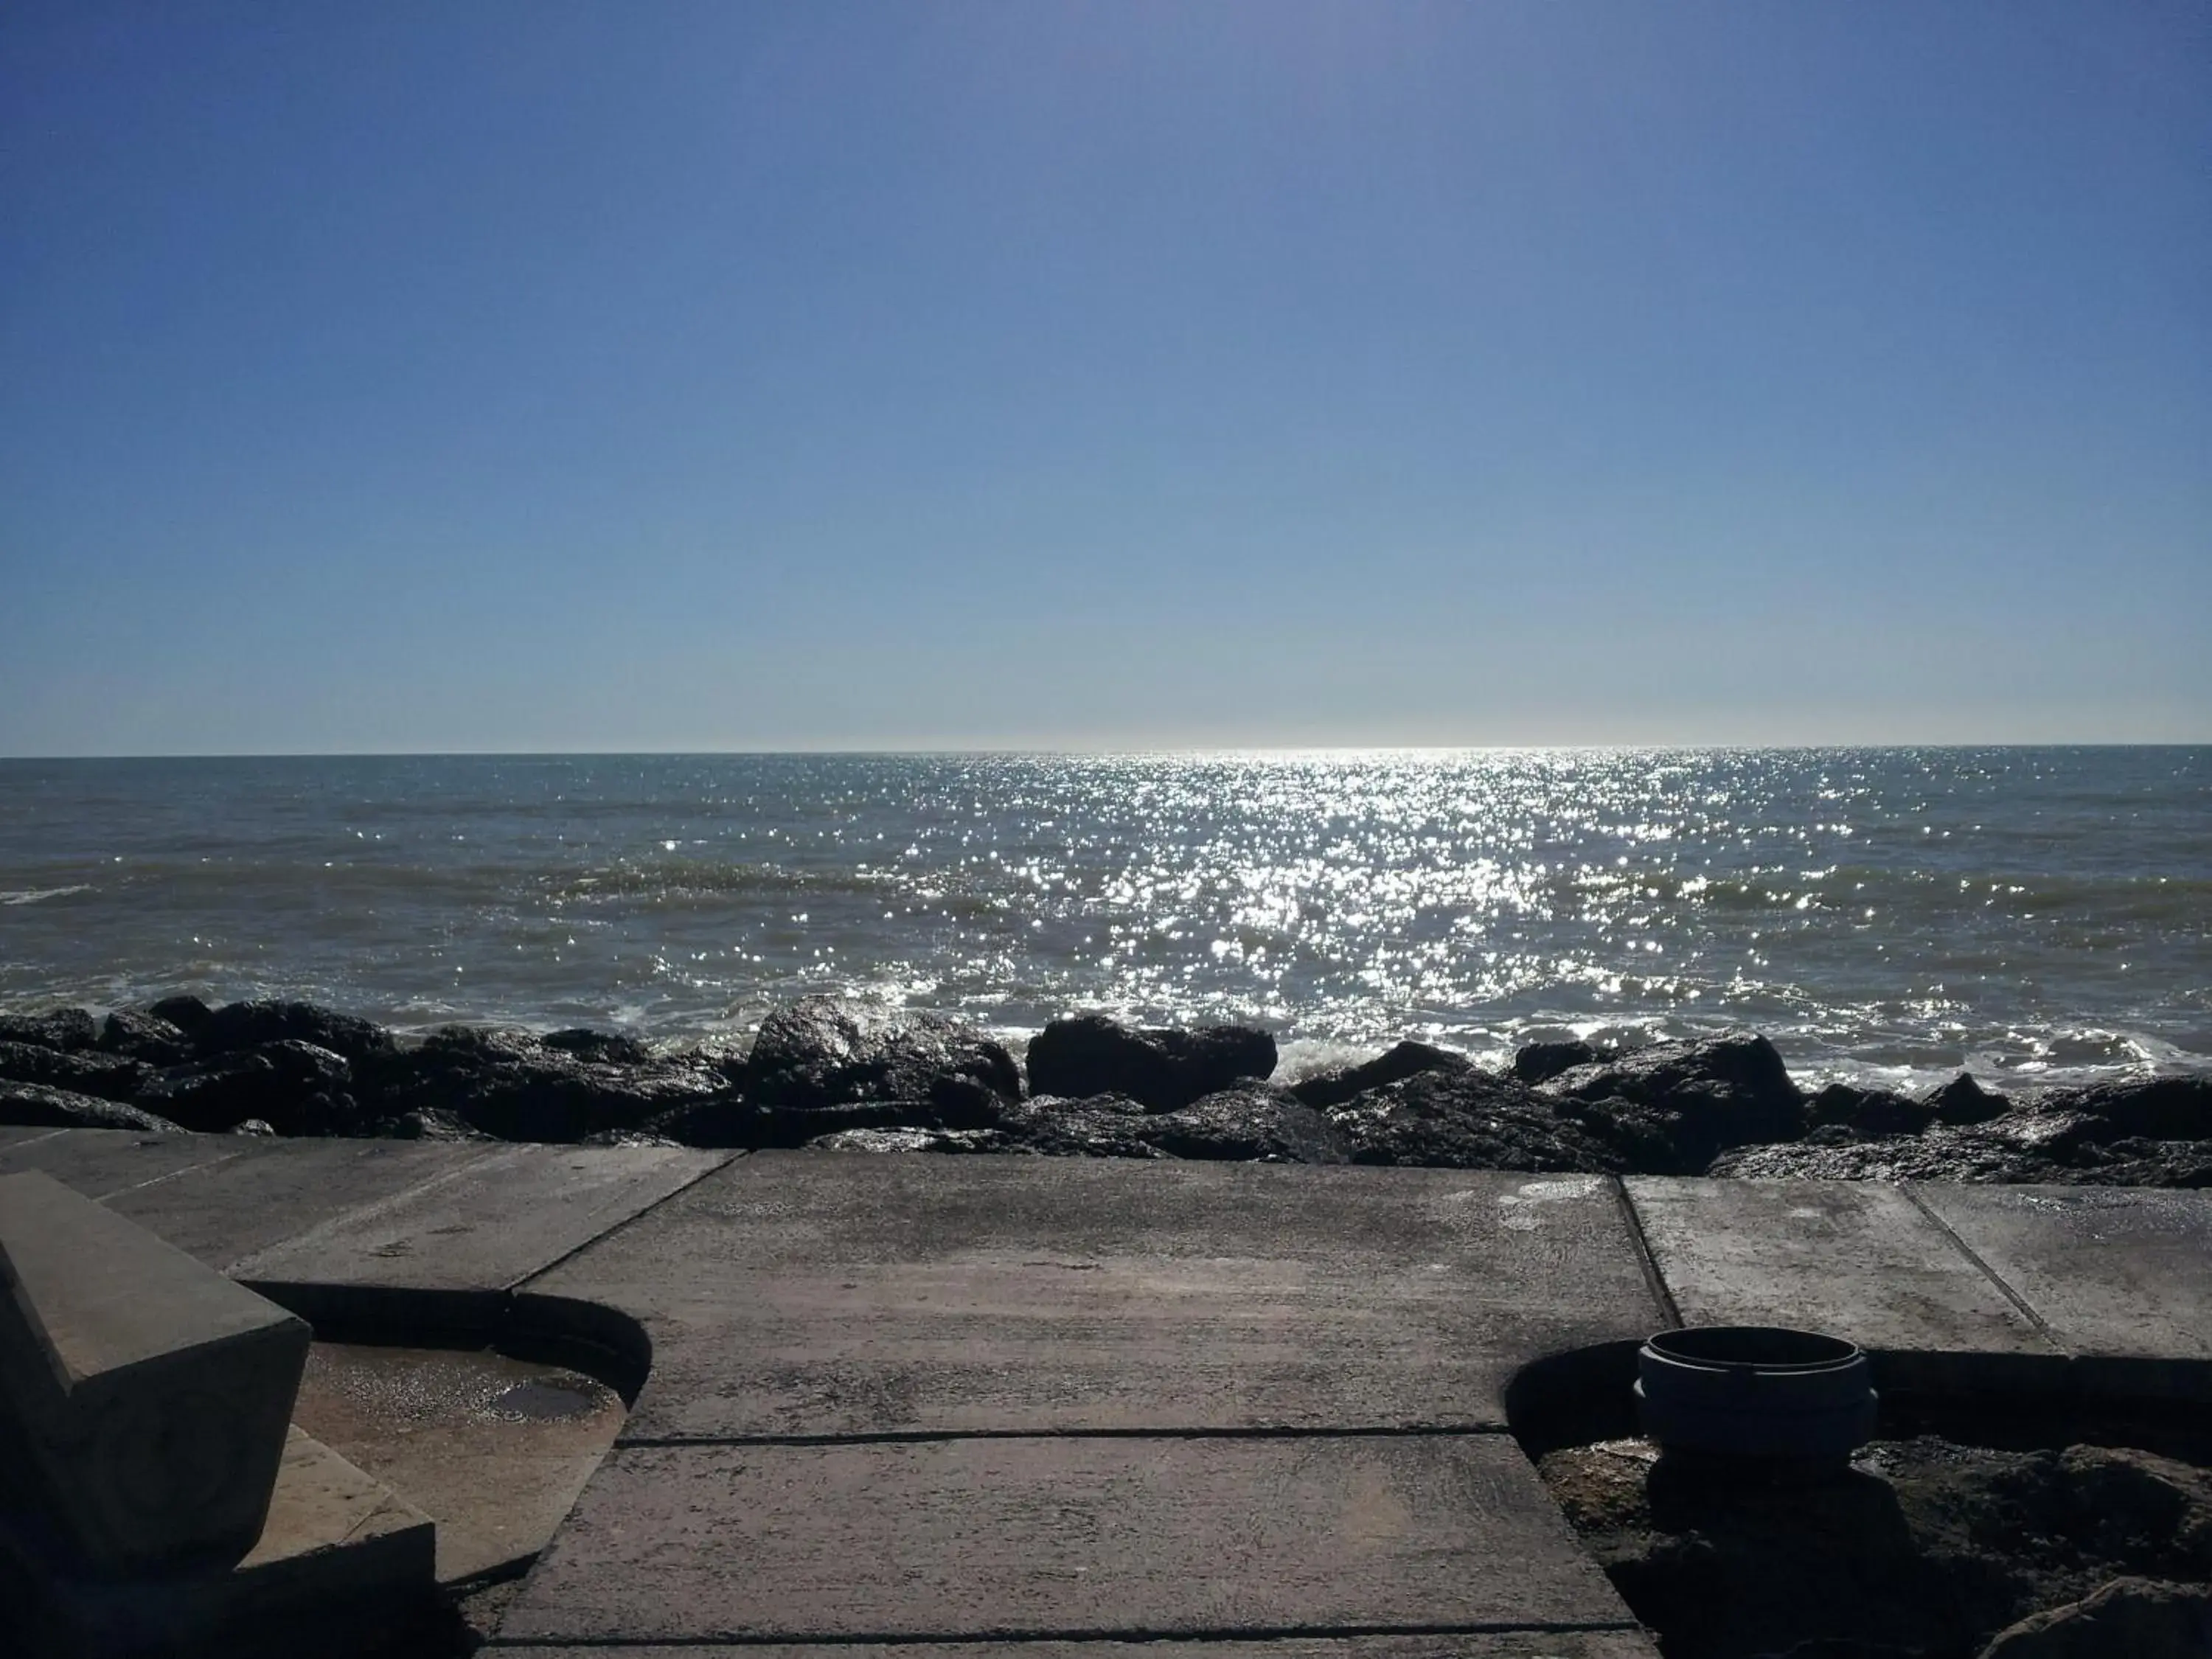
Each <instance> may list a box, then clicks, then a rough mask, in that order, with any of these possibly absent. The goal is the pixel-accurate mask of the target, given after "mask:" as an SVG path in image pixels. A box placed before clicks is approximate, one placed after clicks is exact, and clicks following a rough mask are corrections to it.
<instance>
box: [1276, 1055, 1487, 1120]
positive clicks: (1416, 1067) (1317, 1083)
mask: <svg viewBox="0 0 2212 1659" xmlns="http://www.w3.org/2000/svg"><path fill="white" fill-rule="evenodd" d="M1472 1070H1474V1061H1473V1060H1469V1059H1468V1057H1467V1056H1466V1055H1465V1054H1454V1053H1453V1052H1452V1051H1451V1050H1450V1049H1449V1048H1437V1046H1436V1045H1435V1044H1434V1043H1431V1042H1410V1041H1409V1042H1401V1043H1400V1044H1398V1045H1397V1047H1395V1048H1391V1049H1389V1051H1388V1052H1386V1053H1383V1054H1377V1055H1376V1057H1375V1058H1374V1059H1372V1060H1364V1061H1362V1062H1361V1063H1360V1064H1358V1065H1357V1066H1345V1067H1343V1068H1342V1069H1340V1070H1338V1071H1333V1072H1318V1073H1315V1074H1314V1075H1312V1076H1310V1077H1303V1078H1300V1079H1298V1080H1297V1082H1296V1083H1293V1084H1292V1085H1291V1093H1292V1094H1294V1095H1296V1096H1297V1097H1298V1098H1299V1099H1300V1100H1302V1101H1304V1103H1306V1104H1307V1105H1309V1106H1318V1107H1322V1108H1324V1109H1326V1108H1328V1107H1330V1106H1341V1105H1342V1104H1344V1103H1345V1102H1346V1101H1347V1100H1351V1099H1352V1098H1353V1097H1356V1096H1358V1095H1364V1094H1365V1093H1366V1092H1367V1091H1369V1090H1370V1089H1380V1088H1383V1086H1385V1085H1389V1084H1392V1083H1402V1082H1403V1081H1405V1079H1407V1078H1409V1077H1419V1075H1420V1074H1421V1073H1424V1072H1448V1073H1453V1072H1468V1071H1472Z"/></svg>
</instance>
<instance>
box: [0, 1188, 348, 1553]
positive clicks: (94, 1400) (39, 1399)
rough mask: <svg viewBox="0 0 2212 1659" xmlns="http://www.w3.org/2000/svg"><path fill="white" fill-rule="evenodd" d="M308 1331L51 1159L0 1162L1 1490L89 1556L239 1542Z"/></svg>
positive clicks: (207, 1548)
mask: <svg viewBox="0 0 2212 1659" xmlns="http://www.w3.org/2000/svg"><path fill="white" fill-rule="evenodd" d="M308 1338H309V1333H308V1329H307V1325H306V1324H305V1323H304V1322H301V1320H299V1319H296V1318H295V1317H294V1316H292V1315H290V1314H288V1313H286V1312H285V1311H284V1310H283V1309H281V1308H278V1307H276V1306H275V1305H274V1304H271V1303H270V1302H267V1301H265V1300H264V1299H263V1298H262V1297H258V1296H256V1295H254V1294H253V1293H252V1291H248V1290H246V1289H245V1288H244V1287H243V1286H241V1285H234V1284H233V1283H231V1281H230V1280H228V1279H225V1278H223V1277H222V1274H220V1273H216V1272H215V1271H214V1270H213V1269H212V1268H210V1267H204V1266H203V1265H202V1264H201V1263H199V1262H197V1261H193V1260H192V1259H191V1257H190V1256H188V1255H185V1254H184V1253H183V1252H182V1251H180V1250H178V1249H173V1247H171V1246H170V1245H167V1244H165V1243H162V1242H161V1240H160V1239H158V1238H156V1237H154V1236H153V1235H152V1234H151V1233H149V1232H148V1231H146V1230H145V1229H143V1227H140V1226H138V1225H136V1224H135V1223H132V1222H131V1221H128V1220H126V1219H125V1218H123V1217H121V1216H118V1215H116V1214H114V1213H113V1212H111V1211H108V1210H106V1209H104V1208H102V1207H101V1206H99V1205H98V1204H95V1203H94V1202H93V1201H92V1200H89V1199H88V1198H85V1197H84V1196H82V1194H77V1193H75V1192H72V1191H70V1189H69V1188H66V1187H64V1186H63V1185H62V1184H61V1183H60V1182H57V1181H55V1180H53V1179H52V1177H51V1176H46V1175H43V1174H39V1173H36V1172H31V1173H26V1174H21V1175H12V1176H0V1406H4V1411H5V1416H6V1419H7V1428H8V1430H9V1438H10V1439H11V1440H12V1441H13V1442H14V1445H13V1446H12V1447H11V1450H12V1451H13V1453H14V1454H15V1455H14V1456H12V1457H11V1458H9V1460H8V1462H9V1465H10V1468H9V1476H11V1477H12V1479H11V1482H10V1484H11V1486H13V1487H14V1490H13V1491H12V1492H10V1493H9V1498H10V1499H11V1502H10V1507H11V1508H12V1509H14V1510H15V1511H16V1512H17V1513H19V1514H21V1513H24V1512H26V1511H28V1512H32V1513H36V1514H39V1515H40V1516H44V1517H45V1518H46V1520H47V1521H49V1522H51V1523H52V1527H53V1528H54V1529H55V1534H56V1538H57V1541H58V1542H59V1543H62V1544H64V1546H65V1547H67V1548H68V1549H70V1550H71V1551H73V1552H74V1553H76V1555H77V1556H78V1557H80V1558H81V1559H82V1561H83V1562H84V1563H85V1564H86V1565H87V1566H88V1568H90V1569H91V1570H93V1571H100V1572H106V1573H109V1574H115V1575H123V1574H134V1573H145V1572H158V1571H173V1570H177V1569H180V1568H187V1567H191V1566H194V1565H216V1566H227V1565H230V1564H231V1563H233V1562H234V1561H236V1560H238V1559H239V1558H240V1557H241V1556H243V1555H244V1554H245V1553H246V1551H247V1550H249V1549H250V1548H252V1546H253V1542H254V1541H255V1539H257V1538H258V1537H259V1536H260V1535H261V1532H262V1523H263V1522H264V1519H265V1518H266V1516H267V1513H268V1507H269V1498H270V1491H271V1489H272V1488H273V1487H274V1486H275V1484H276V1472H277V1468H278V1464H279V1462H280V1461H281V1459H282V1457H283V1449H284V1438H285V1431H286V1427H287V1425H289V1421H290V1417H291V1410H292V1401H293V1396H294V1395H295V1393H296V1391H297V1390H298V1388H299V1383H300V1374H301V1369H302V1367H303V1366H304V1365H305V1364H306V1363H307V1344H308Z"/></svg>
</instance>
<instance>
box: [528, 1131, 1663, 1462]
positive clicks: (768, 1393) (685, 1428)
mask: <svg viewBox="0 0 2212 1659" xmlns="http://www.w3.org/2000/svg"><path fill="white" fill-rule="evenodd" d="M679 1262H680V1263H683V1264H684V1270H683V1271H681V1272H676V1271H671V1264H672V1263H679ZM530 1288H531V1289H532V1291H548V1292H551V1293H556V1294H559V1295H562V1296H569V1297H581V1298H584V1299H586V1300H591V1301H599V1302H605V1303H609V1304H612V1305H614V1306H616V1307H618V1308H622V1309H623V1310H626V1311H629V1312H630V1313H632V1314H633V1315H635V1316H637V1317H638V1318H640V1319H641V1321H642V1322H643V1323H644V1324H645V1326H646V1328H647V1331H648V1333H649V1334H651V1336H652V1339H653V1375H652V1377H651V1379H650V1380H649V1381H648V1382H647V1384H646V1388H645V1391H644V1393H643V1395H641V1397H640V1399H639V1400H638V1401H637V1402H636V1404H635V1407H633V1408H632V1411H631V1414H630V1419H629V1425H628V1426H627V1427H626V1429H625V1430H624V1435H625V1438H626V1439H629V1440H632V1441H636V1440H648V1439H664V1438H678V1439H684V1438H690V1439H714V1438H726V1437H743V1436H790V1435H836V1434H877V1433H886V1432H898V1431H956V1432H966V1431H1008V1432H1036V1431H1046V1430H1085V1429H1112V1430H1157V1429H1220V1428H1233V1429H1241V1428H1259V1427H1300V1428H1330V1429H1344V1428H1369V1427H1409V1426H1445V1427H1469V1426H1474V1427H1490V1426H1497V1425H1500V1424H1502V1423H1503V1422H1504V1408H1503V1404H1502V1395H1503V1392H1504V1384H1505V1383H1506V1381H1507V1380H1508V1379H1509V1378H1510V1376H1511V1375H1512V1373H1513V1372H1514V1371H1515V1370H1517V1369H1518V1368H1519V1367H1520V1366H1522V1364H1525V1363H1526V1362H1527V1361H1528V1360H1530V1359H1532V1358H1536V1357H1537V1356H1539V1355H1541V1354H1543V1353H1546V1352H1557V1351H1559V1350H1562V1349H1566V1348H1572V1347H1578V1346H1583V1345H1584V1344H1588V1343H1595V1342H1601V1341H1609V1340H1641V1339H1642V1338H1643V1337H1644V1336H1646V1335H1649V1334H1650V1332H1651V1331H1652V1330H1653V1329H1655V1328H1657V1327H1658V1326H1659V1325H1660V1324H1662V1322H1663V1321H1662V1318H1661V1316H1660V1314H1659V1311H1658V1309H1657V1304H1656V1302H1655V1301H1654V1300H1653V1298H1652V1297H1651V1294H1650V1290H1649V1288H1648V1286H1647V1285H1646V1282H1645V1279H1644V1271H1643V1266H1642V1259H1641V1256H1640V1255H1639V1253H1638V1249H1637V1246H1636V1244H1635V1242H1634V1237H1633V1234H1632V1231H1631V1229H1630V1227H1629V1225H1628V1223H1627V1218H1626V1211H1625V1209H1624V1207H1623V1206H1622V1205H1621V1203H1620V1196H1619V1193H1618V1190H1617V1188H1615V1187H1614V1185H1613V1182H1610V1181H1609V1180H1607V1179H1604V1178H1602V1177H1599V1176H1528V1175H1500V1174H1492V1173H1470V1172H1468V1171H1464V1170H1396V1169H1393V1170H1370V1169H1350V1168H1326V1169H1324V1168H1310V1167H1305V1166H1293V1165H1261V1164H1198V1163H1192V1164H1136V1163H1129V1162H1123V1161H1118V1160H1111V1159H1100V1160H1096V1161H1091V1160H1085V1159H1075V1158H1069V1159H1036V1158H890V1157H887V1158H841V1157H836V1156H832V1155H829V1154H824V1153H805V1152H795V1153H781V1154H778V1153H759V1154H756V1155H754V1156H753V1157H751V1158H745V1159H744V1160H742V1161H741V1162H739V1163H738V1164H733V1165H732V1166H731V1167H730V1168H728V1169H726V1170H723V1171H721V1172H720V1174H718V1175H716V1176H712V1177H710V1178H709V1179H708V1180H707V1181H705V1182H701V1183H700V1184H699V1185H698V1186H696V1187H695V1188H692V1189H691V1190H690V1191H689V1192H687V1193H685V1194H683V1195H682V1196H681V1197H680V1198H678V1199H675V1200H671V1201H670V1202H669V1203H667V1204H665V1205H663V1206H661V1207H660V1208H659V1209H658V1210H656V1211H655V1212H653V1214H651V1215H650V1216H647V1218H644V1219H643V1220H642V1221H641V1222H639V1223H638V1224H637V1225H635V1226H633V1227H630V1228H628V1229H625V1230H624V1231H623V1232H621V1233H619V1234H617V1235H616V1236H615V1237H611V1238H609V1239H606V1240H604V1241H602V1242H601V1243H597V1244H595V1245H593V1246H592V1247H591V1248H590V1249H587V1250H585V1251H583V1252H581V1253H580V1254H579V1255H577V1256H576V1257H575V1258H574V1260H572V1261H568V1262H565V1263H563V1264H562V1266H561V1267H559V1268H558V1269H556V1271H555V1272H553V1273H549V1274H547V1275H545V1276H544V1277H543V1278H541V1279H536V1280H534V1281H532V1284H531V1285H530Z"/></svg>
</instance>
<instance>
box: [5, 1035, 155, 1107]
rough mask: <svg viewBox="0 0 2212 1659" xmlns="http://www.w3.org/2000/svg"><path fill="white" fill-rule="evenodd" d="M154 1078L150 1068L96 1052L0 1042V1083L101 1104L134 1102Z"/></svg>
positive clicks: (133, 1061) (119, 1057)
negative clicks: (41, 1088)
mask: <svg viewBox="0 0 2212 1659" xmlns="http://www.w3.org/2000/svg"><path fill="white" fill-rule="evenodd" d="M153 1075H154V1072H153V1068H152V1067H151V1066H146V1065H144V1064H143V1063H142V1062H140V1061H138V1060H130V1059H126V1058H125V1057H124V1056H123V1055H121V1054H101V1053H100V1051H99V1050H98V1049H96V1048H46V1047H42V1046H40V1045H39V1044H36V1043H30V1042H0V1079H6V1080H8V1081H9V1082H11V1083H39V1084H44V1085H46V1087H47V1088H50V1089H65V1090H67V1091H69V1092H70V1093H71V1094H77V1095H93V1096H96V1097H99V1098H100V1099H101V1100H134V1099H136V1098H137V1096H138V1093H139V1091H141V1090H142V1089H143V1088H144V1087H145V1086H146V1085H147V1083H148V1082H149V1080H151V1079H152V1078H153Z"/></svg>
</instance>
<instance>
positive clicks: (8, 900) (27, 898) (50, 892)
mask: <svg viewBox="0 0 2212 1659" xmlns="http://www.w3.org/2000/svg"><path fill="white" fill-rule="evenodd" d="M91 890H92V884H91V883H90V882H88V881H81V882H78V883H77V884H76V885H75V886H73V887H19V888H16V889H15V890H12V891H0V904H37V903H39V902H41V901H42V900H46V899H50V898H67V897H68V896H70V894H71V893H89V892H90V891H91Z"/></svg>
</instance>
